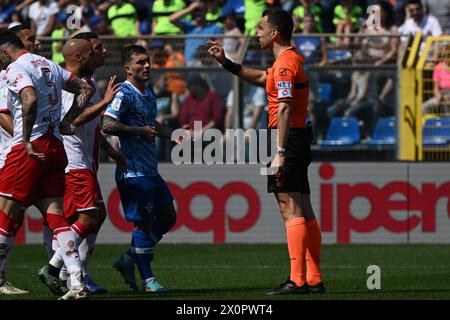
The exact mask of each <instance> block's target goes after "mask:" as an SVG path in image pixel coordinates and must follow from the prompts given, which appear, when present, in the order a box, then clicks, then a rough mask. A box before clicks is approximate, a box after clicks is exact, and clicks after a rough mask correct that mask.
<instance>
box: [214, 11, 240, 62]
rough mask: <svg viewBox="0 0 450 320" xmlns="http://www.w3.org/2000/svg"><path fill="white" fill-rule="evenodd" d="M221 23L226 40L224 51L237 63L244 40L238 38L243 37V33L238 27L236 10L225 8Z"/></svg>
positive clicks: (220, 18) (221, 15)
mask: <svg viewBox="0 0 450 320" xmlns="http://www.w3.org/2000/svg"><path fill="white" fill-rule="evenodd" d="M219 21H220V22H221V23H222V24H223V28H224V35H225V38H224V39H223V49H224V51H225V55H226V56H227V57H228V58H229V59H231V60H232V61H236V58H237V54H238V50H239V46H240V45H241V42H242V40H243V39H242V38H236V37H242V32H241V30H240V29H239V28H238V27H237V26H236V13H235V11H234V8H231V7H224V8H223V9H222V13H221V14H220V17H219ZM227 37H228V38H227ZM208 56H209V54H208Z"/></svg>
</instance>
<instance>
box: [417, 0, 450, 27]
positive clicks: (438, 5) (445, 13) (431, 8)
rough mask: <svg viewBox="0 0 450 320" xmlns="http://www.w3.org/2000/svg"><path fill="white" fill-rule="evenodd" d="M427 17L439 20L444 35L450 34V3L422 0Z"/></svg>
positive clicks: (439, 0) (438, 0) (440, 0)
mask: <svg viewBox="0 0 450 320" xmlns="http://www.w3.org/2000/svg"><path fill="white" fill-rule="evenodd" d="M422 3H423V6H424V8H425V12H426V14H427V15H430V16H434V17H436V19H438V21H439V24H440V25H441V28H442V30H443V33H445V34H450V1H446V0H444V1H443V0H422Z"/></svg>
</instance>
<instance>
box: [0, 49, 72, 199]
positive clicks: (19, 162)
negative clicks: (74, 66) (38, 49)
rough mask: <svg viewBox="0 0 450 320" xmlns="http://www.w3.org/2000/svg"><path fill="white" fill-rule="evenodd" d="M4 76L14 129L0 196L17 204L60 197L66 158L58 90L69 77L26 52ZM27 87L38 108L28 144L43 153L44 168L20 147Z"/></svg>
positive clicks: (42, 59)
mask: <svg viewBox="0 0 450 320" xmlns="http://www.w3.org/2000/svg"><path fill="white" fill-rule="evenodd" d="M6 74H7V85H8V89H9V95H10V101H11V109H12V116H13V126H14V130H13V137H12V143H11V145H12V147H11V151H10V152H9V153H8V156H7V158H6V160H5V164H4V167H3V169H4V170H2V174H1V181H0V195H3V196H7V197H11V198H13V199H15V200H17V201H20V202H27V201H30V200H31V199H40V198H42V199H44V198H58V197H62V196H63V195H64V188H62V186H63V185H64V168H65V167H66V165H67V158H66V153H65V151H64V147H63V144H62V137H61V134H60V132H59V122H60V117H61V90H62V89H63V88H64V87H65V86H66V84H67V83H68V82H70V80H71V77H72V75H71V73H69V72H67V71H65V70H64V69H62V68H61V67H59V66H57V65H56V64H55V63H53V62H52V61H50V60H48V59H46V58H44V57H41V56H39V55H35V54H31V53H29V52H28V51H26V50H24V51H23V52H22V54H21V55H20V57H19V58H17V60H16V61H14V62H13V63H11V64H10V65H9V67H8V68H7V69H6ZM28 87H33V88H34V89H35V91H36V97H37V105H38V107H37V114H36V121H35V124H34V126H33V129H32V132H31V139H30V141H31V142H33V145H34V146H35V147H36V148H38V149H40V150H41V151H42V152H43V153H44V154H45V156H46V160H45V165H42V164H41V163H38V161H36V160H35V159H33V158H31V157H29V156H28V155H27V153H26V151H25V149H24V146H23V144H22V103H21V100H20V93H21V91H22V90H23V89H25V88H28Z"/></svg>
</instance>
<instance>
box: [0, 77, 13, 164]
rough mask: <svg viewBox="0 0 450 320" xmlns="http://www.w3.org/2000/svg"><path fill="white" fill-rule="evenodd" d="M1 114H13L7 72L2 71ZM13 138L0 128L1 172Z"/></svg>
mask: <svg viewBox="0 0 450 320" xmlns="http://www.w3.org/2000/svg"><path fill="white" fill-rule="evenodd" d="M0 113H6V114H8V115H11V114H12V109H11V103H8V86H7V83H6V71H5V70H2V71H0ZM11 143H12V137H11V135H10V134H9V133H8V132H7V131H6V130H5V129H3V127H0V170H1V169H2V168H3V165H4V164H5V159H6V156H7V155H8V153H9V151H10V150H11Z"/></svg>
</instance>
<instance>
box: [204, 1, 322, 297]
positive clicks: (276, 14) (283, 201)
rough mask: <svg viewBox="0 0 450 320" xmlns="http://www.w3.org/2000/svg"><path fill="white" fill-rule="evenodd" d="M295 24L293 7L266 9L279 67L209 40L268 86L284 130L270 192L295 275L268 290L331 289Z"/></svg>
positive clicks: (267, 46) (220, 55) (238, 71)
mask: <svg viewBox="0 0 450 320" xmlns="http://www.w3.org/2000/svg"><path fill="white" fill-rule="evenodd" d="M293 28H294V24H293V21H292V17H291V15H290V14H289V13H288V12H286V11H283V10H266V11H264V13H263V15H262V20H261V22H260V24H259V26H258V30H257V37H258V41H259V44H260V45H261V49H263V50H271V51H272V52H273V54H274V56H275V62H274V64H273V66H272V67H271V68H269V69H267V70H266V71H261V70H257V69H251V68H247V67H243V66H241V65H240V64H237V63H234V62H232V61H231V60H229V59H227V58H226V57H225V53H224V50H223V48H222V46H221V44H220V42H218V41H213V40H209V41H208V43H209V45H210V46H211V47H210V48H209V54H210V55H211V56H213V57H214V58H215V59H216V60H217V61H218V62H219V63H220V64H221V65H222V66H223V67H224V68H225V69H226V70H228V71H230V72H231V73H233V74H235V75H237V76H239V77H240V78H242V79H244V80H247V81H249V82H251V83H253V84H256V85H259V86H265V87H266V91H267V97H268V102H269V129H278V138H277V154H276V156H275V158H274V159H273V161H272V163H271V168H272V169H274V171H276V174H274V175H270V176H268V191H269V192H271V193H272V192H273V193H274V194H275V197H276V199H277V201H278V205H279V208H280V213H281V216H282V217H283V220H284V222H285V225H286V236H287V244H288V251H289V256H290V261H291V274H290V277H289V279H288V280H287V281H286V282H285V283H282V284H280V285H279V286H278V287H276V288H274V289H272V290H271V291H269V292H267V294H268V295H276V294H308V293H324V292H325V287H324V285H323V282H322V277H321V273H320V247H321V243H322V236H321V231H320V228H319V225H318V223H317V220H316V219H315V216H314V211H313V208H312V206H311V200H310V188H309V181H308V166H309V164H310V163H311V148H310V141H311V137H310V135H309V134H308V132H307V129H306V113H307V108H308V93H309V87H308V76H307V75H305V72H304V70H303V63H304V58H303V57H302V56H301V55H300V54H299V53H298V52H297V51H296V50H295V48H294V47H292V46H291V37H292V31H293ZM305 260H306V263H305Z"/></svg>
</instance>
